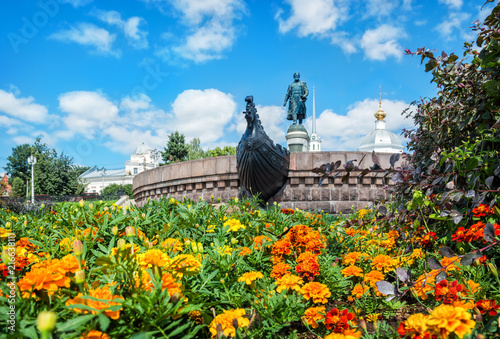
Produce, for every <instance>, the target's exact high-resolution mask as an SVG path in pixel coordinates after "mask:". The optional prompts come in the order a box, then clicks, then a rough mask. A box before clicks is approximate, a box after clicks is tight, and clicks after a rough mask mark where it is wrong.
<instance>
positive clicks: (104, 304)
mask: <svg viewBox="0 0 500 339" xmlns="http://www.w3.org/2000/svg"><path fill="white" fill-rule="evenodd" d="M88 295H89V297H92V298H95V299H99V300H102V301H96V300H91V299H86V298H85V299H84V298H82V297H83V294H82V293H78V295H77V296H76V297H74V298H73V299H70V300H68V301H67V302H66V306H68V305H77V304H80V305H86V306H89V307H91V308H93V309H95V311H90V312H91V313H92V314H97V313H99V311H100V310H104V315H106V316H107V317H109V318H111V319H115V320H116V319H118V318H119V317H120V310H121V308H120V309H118V310H116V311H106V309H107V308H110V307H111V306H115V305H120V302H121V301H120V302H117V301H113V300H114V299H117V298H120V296H117V295H113V294H111V292H110V290H109V288H108V287H107V286H104V287H103V288H95V289H90V290H89V294H88ZM72 310H73V311H74V312H76V313H88V312H89V311H87V310H81V309H79V308H78V307H74V308H72Z"/></svg>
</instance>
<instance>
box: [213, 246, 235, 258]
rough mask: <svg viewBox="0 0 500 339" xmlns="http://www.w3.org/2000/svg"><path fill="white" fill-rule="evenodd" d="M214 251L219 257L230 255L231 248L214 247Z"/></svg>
mask: <svg viewBox="0 0 500 339" xmlns="http://www.w3.org/2000/svg"><path fill="white" fill-rule="evenodd" d="M216 249H217V253H219V254H220V255H221V256H224V255H231V253H233V248H232V247H230V246H226V245H222V247H216Z"/></svg>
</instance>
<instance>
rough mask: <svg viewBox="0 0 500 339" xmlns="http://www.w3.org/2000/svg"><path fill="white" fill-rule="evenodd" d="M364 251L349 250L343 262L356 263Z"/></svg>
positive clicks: (347, 263) (345, 263) (346, 263)
mask: <svg viewBox="0 0 500 339" xmlns="http://www.w3.org/2000/svg"><path fill="white" fill-rule="evenodd" d="M362 254H363V253H361V252H349V253H347V254H346V255H344V258H342V264H344V265H346V266H347V265H355V264H356V262H358V261H359V259H360V258H361V256H362Z"/></svg>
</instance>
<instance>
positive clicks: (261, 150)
mask: <svg viewBox="0 0 500 339" xmlns="http://www.w3.org/2000/svg"><path fill="white" fill-rule="evenodd" d="M245 101H246V103H247V106H246V110H245V111H244V112H243V114H245V119H246V121H247V129H246V130H245V133H244V134H243V135H242V137H241V140H240V142H239V143H238V147H237V148H236V168H237V170H238V176H239V179H240V183H241V185H242V186H243V187H244V188H245V189H246V190H248V191H249V192H250V193H251V194H252V195H258V196H259V198H260V199H262V200H263V201H264V202H267V201H268V200H269V199H271V198H272V197H273V196H274V195H275V194H276V193H278V192H279V190H280V189H281V188H282V187H283V186H284V185H285V183H286V181H287V179H288V168H289V165H290V152H289V151H288V150H287V149H286V148H285V147H282V146H281V145H279V144H274V142H273V141H272V140H271V138H269V137H268V136H267V134H266V132H264V128H263V127H262V124H261V122H260V120H259V115H258V114H257V109H256V108H255V104H254V102H253V96H251V95H250V96H247V97H246V98H245Z"/></svg>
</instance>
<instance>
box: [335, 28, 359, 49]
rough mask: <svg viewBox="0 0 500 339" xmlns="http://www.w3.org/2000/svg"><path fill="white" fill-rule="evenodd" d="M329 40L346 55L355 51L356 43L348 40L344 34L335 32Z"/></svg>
mask: <svg viewBox="0 0 500 339" xmlns="http://www.w3.org/2000/svg"><path fill="white" fill-rule="evenodd" d="M330 39H331V43H332V44H334V45H338V46H339V47H340V48H341V49H342V51H343V52H344V53H346V54H352V53H355V52H356V51H357V48H356V43H355V42H354V41H353V40H351V39H349V37H348V36H347V33H346V32H335V33H333V34H332V36H331V38H330Z"/></svg>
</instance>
